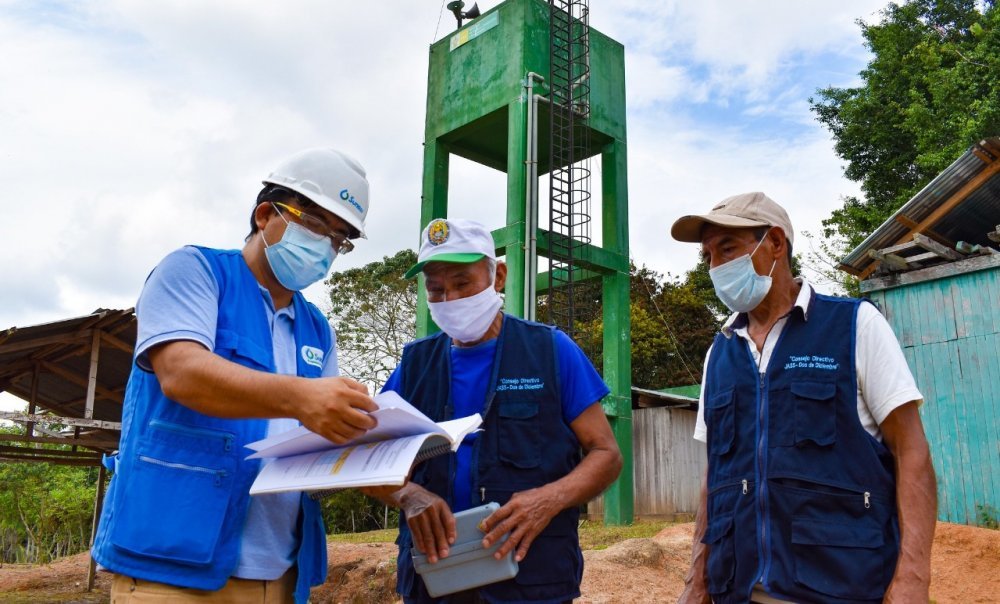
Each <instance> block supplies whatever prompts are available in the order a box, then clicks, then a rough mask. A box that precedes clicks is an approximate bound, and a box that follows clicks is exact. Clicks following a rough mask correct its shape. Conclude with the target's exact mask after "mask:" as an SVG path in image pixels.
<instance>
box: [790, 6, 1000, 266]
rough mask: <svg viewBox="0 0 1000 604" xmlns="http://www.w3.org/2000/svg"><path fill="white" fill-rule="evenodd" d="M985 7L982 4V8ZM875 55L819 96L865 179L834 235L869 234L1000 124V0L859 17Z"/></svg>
mask: <svg viewBox="0 0 1000 604" xmlns="http://www.w3.org/2000/svg"><path fill="white" fill-rule="evenodd" d="M980 7H981V8H980ZM858 24H859V25H860V27H861V33H862V36H863V37H864V44H865V47H866V48H868V49H869V50H870V51H871V53H872V55H873V57H872V59H871V61H870V62H869V63H868V66H867V67H866V68H865V69H864V70H863V71H862V72H861V74H860V75H861V80H862V83H861V85H860V86H858V87H857V88H836V87H830V88H825V89H821V90H819V91H817V96H816V98H811V99H810V104H811V105H812V110H813V111H814V112H815V114H816V117H817V119H818V120H819V121H820V122H821V123H822V124H823V125H825V126H826V127H827V128H828V129H829V130H830V132H831V133H832V134H833V137H834V139H835V140H836V146H835V149H836V152H837V154H838V155H839V156H840V157H841V158H843V159H844V160H846V161H847V165H846V167H845V170H844V173H845V175H846V176H847V177H848V178H850V179H851V180H854V181H858V182H860V183H861V189H862V191H863V192H864V199H859V198H857V197H847V198H845V200H844V204H843V207H841V208H839V209H837V210H834V212H833V214H832V215H831V216H830V217H829V218H828V219H827V220H825V221H823V226H824V233H823V234H824V236H825V237H827V238H830V237H839V238H840V239H841V240H842V241H843V243H844V247H845V248H846V249H849V248H853V247H854V246H856V245H858V244H860V243H861V242H862V241H863V240H864V238H865V237H867V236H868V234H869V233H871V232H872V231H873V230H874V229H875V228H877V227H878V226H879V225H880V224H882V222H884V221H885V220H886V219H887V218H889V216H891V215H892V213H893V212H894V211H896V210H897V209H898V208H899V207H900V206H901V205H903V203H905V202H906V201H907V200H908V199H909V198H910V197H912V196H913V195H914V194H915V193H917V192H918V191H919V190H920V188H921V187H923V186H924V185H925V184H927V182H929V181H930V180H931V179H932V178H934V176H936V175H937V174H938V173H939V172H941V171H942V170H943V169H945V168H946V167H947V166H948V165H949V164H951V163H952V162H953V161H954V160H955V159H956V158H957V157H959V156H960V155H961V154H962V153H963V152H964V151H965V150H966V149H968V148H969V147H970V146H971V145H972V144H974V143H976V142H978V141H979V140H980V139H982V138H984V137H986V136H996V135H997V134H1000V9H998V8H997V6H996V4H995V3H994V2H993V1H992V0H988V1H987V2H985V3H978V2H976V1H975V0H909V1H907V2H905V3H902V4H898V5H897V4H890V5H889V6H888V7H887V8H886V9H885V10H883V11H882V13H881V19H880V21H879V22H877V23H874V24H866V23H864V22H862V21H859V22H858Z"/></svg>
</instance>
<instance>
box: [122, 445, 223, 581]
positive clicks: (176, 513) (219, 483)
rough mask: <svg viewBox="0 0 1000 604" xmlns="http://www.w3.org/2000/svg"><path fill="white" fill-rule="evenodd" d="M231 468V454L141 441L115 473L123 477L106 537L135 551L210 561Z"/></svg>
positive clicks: (182, 560)
mask: <svg viewBox="0 0 1000 604" xmlns="http://www.w3.org/2000/svg"><path fill="white" fill-rule="evenodd" d="M185 453H189V454H187V455H185ZM234 470H235V460H234V458H227V457H212V458H209V457H208V456H205V455H191V454H190V452H185V451H177V450H171V449H170V448H169V447H168V446H164V445H162V444H159V443H147V444H144V445H143V446H140V448H139V453H138V455H137V457H136V458H135V459H134V462H133V463H132V464H131V467H130V471H129V472H128V474H126V475H124V476H119V477H118V478H124V480H123V481H122V484H120V485H118V486H119V487H120V488H119V491H120V501H119V505H118V507H117V508H116V516H117V518H116V522H115V524H114V526H113V527H112V529H111V535H110V537H111V542H112V543H113V544H114V545H115V546H116V547H118V548H121V549H124V550H127V551H129V552H132V553H134V554H137V555H140V556H146V557H149V558H157V559H162V560H169V561H171V562H179V563H182V564H190V565H199V566H200V565H207V564H210V563H211V562H212V559H213V555H214V553H215V549H216V544H217V542H218V540H219V535H220V533H221V532H222V525H223V520H224V518H225V515H226V509H227V508H228V507H229V500H230V497H231V494H232V493H231V491H232V483H233V480H234Z"/></svg>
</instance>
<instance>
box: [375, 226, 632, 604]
mask: <svg viewBox="0 0 1000 604" xmlns="http://www.w3.org/2000/svg"><path fill="white" fill-rule="evenodd" d="M495 249H496V248H495V246H494V243H493V237H492V235H490V232H489V231H488V230H487V229H486V227H484V226H483V225H482V224H480V223H478V222H475V221H472V220H462V219H451V218H449V219H447V220H444V219H436V220H433V221H431V222H430V224H428V225H427V227H426V228H425V229H424V231H423V233H422V235H421V239H420V253H419V255H418V258H417V259H418V262H417V264H416V265H414V266H413V267H412V268H411V269H410V271H409V272H408V273H407V277H413V276H415V275H417V274H418V273H420V272H423V275H424V285H425V287H426V291H427V301H428V306H429V308H430V312H431V318H433V319H434V322H435V323H436V324H437V325H438V326H439V327H441V330H442V332H441V333H437V334H434V335H431V336H428V337H426V338H422V339H420V340H417V341H415V342H411V343H410V344H408V345H407V346H406V349H405V350H404V351H403V358H402V361H401V362H400V364H399V367H397V368H396V371H395V372H394V373H393V374H392V376H391V377H390V378H389V380H388V382H386V385H385V388H384V389H386V390H393V391H396V392H398V393H399V394H400V395H402V396H403V397H404V398H405V399H407V400H409V401H410V402H412V403H413V404H414V405H415V406H416V407H417V408H419V409H420V410H421V411H423V412H424V413H426V414H427V415H428V416H430V417H431V418H432V419H434V420H435V421H440V420H448V419H452V418H455V417H464V416H466V415H471V414H473V413H479V414H481V415H482V416H483V418H484V419H483V430H482V431H481V432H479V433H476V434H472V435H470V436H468V437H466V439H465V440H464V441H463V443H462V444H461V446H460V447H459V449H458V451H457V452H455V453H454V454H451V455H444V456H439V457H435V458H433V459H431V460H429V461H427V462H425V463H424V464H422V465H420V466H417V468H416V469H415V470H414V473H413V476H412V479H411V482H410V483H408V484H407V485H406V486H404V487H403V488H402V489H400V490H399V491H398V492H396V493H393V494H391V495H389V496H387V497H384V499H386V500H387V501H390V502H392V503H394V504H395V505H398V506H399V507H400V508H401V509H402V511H403V517H404V518H403V521H402V522H400V535H399V539H398V540H397V543H398V544H399V557H398V564H397V574H398V578H397V591H398V592H399V593H400V594H401V595H402V596H403V600H404V602H406V603H407V604H410V603H430V602H448V603H449V604H453V603H458V602H461V603H467V602H483V601H488V602H525V601H531V602H540V603H541V602H568V601H570V600H572V599H573V598H577V597H579V596H580V580H581V578H582V574H583V556H582V554H581V552H580V544H579V539H578V535H577V525H578V520H579V515H580V514H579V506H580V505H582V504H583V503H585V502H587V501H588V500H590V499H591V498H593V497H595V496H596V495H598V494H599V493H601V491H603V490H604V489H605V488H607V486H608V485H609V484H611V482H612V481H613V480H614V479H615V478H616V477H617V476H618V473H619V472H620V471H621V466H622V457H621V453H620V452H619V450H618V444H617V442H616V441H615V438H614V434H613V433H612V431H611V427H610V425H609V424H608V420H607V418H606V417H605V416H604V410H603V409H602V407H601V405H600V403H599V401H600V400H601V399H602V398H604V396H605V395H607V393H608V388H607V386H606V385H605V384H604V382H603V381H602V380H601V378H600V376H599V375H598V374H597V371H595V370H594V367H593V365H591V364H590V361H589V360H587V357H586V356H585V355H584V354H583V352H582V351H581V350H580V348H579V347H578V346H577V345H576V344H575V343H574V342H573V340H571V339H570V338H569V336H567V335H566V334H564V333H562V332H561V331H559V330H557V329H555V328H553V327H552V326H550V325H542V324H540V323H534V322H530V321H525V320H522V319H519V318H517V317H514V316H511V315H508V314H505V313H504V312H502V311H501V310H500V309H501V306H502V300H501V298H500V296H499V292H500V291H501V290H502V289H503V285H504V281H505V278H506V276H507V267H506V266H505V265H504V264H498V263H497V260H496V255H495ZM581 450H582V452H583V455H582V456H581V454H580V451H581ZM489 502H496V503H499V504H500V505H501V506H502V507H500V509H499V510H497V511H496V512H494V513H493V515H492V516H490V517H489V518H486V520H484V522H483V524H484V525H485V526H484V529H483V530H484V532H486V536H485V539H484V540H483V547H491V546H493V544H495V543H497V542H498V541H501V540H502V539H503V538H504V537H505V536H506V541H505V542H504V543H503V544H502V545H501V546H500V549H499V550H498V551H497V552H496V553H495V554H494V555H495V557H497V558H498V559H499V558H502V557H503V556H505V555H506V554H507V553H508V552H511V551H512V552H514V558H515V559H516V560H517V561H518V562H519V569H518V572H517V575H516V576H515V577H514V578H513V579H508V580H505V581H501V582H498V583H493V584H490V585H485V586H482V587H480V588H479V589H475V590H469V591H466V592H461V593H458V594H452V595H449V596H447V597H446V598H445V599H442V600H439V599H436V598H433V597H431V596H430V595H429V594H428V592H427V589H426V587H425V586H424V583H423V580H422V579H421V577H420V575H417V574H416V573H415V572H414V566H413V559H412V557H411V555H410V548H411V546H415V547H416V548H417V549H418V550H419V551H421V552H423V553H424V554H425V555H426V556H427V558H428V561H429V562H431V563H433V564H442V565H444V566H448V561H447V560H445V559H446V558H447V557H448V555H449V553H450V551H449V549H450V546H451V545H453V544H454V540H455V537H456V529H455V520H454V516H453V512H459V511H462V510H466V509H469V508H473V507H476V506H480V505H482V504H485V503H489Z"/></svg>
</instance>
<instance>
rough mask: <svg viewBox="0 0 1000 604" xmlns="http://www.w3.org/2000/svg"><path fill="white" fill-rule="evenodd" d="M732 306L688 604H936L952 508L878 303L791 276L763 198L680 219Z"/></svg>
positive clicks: (682, 237) (704, 412)
mask: <svg viewBox="0 0 1000 604" xmlns="http://www.w3.org/2000/svg"><path fill="white" fill-rule="evenodd" d="M671 235H672V236H673V237H674V238H675V239H677V240H678V241H686V242H692V243H700V244H701V251H702V254H703V256H704V257H705V259H706V260H707V261H708V264H709V267H710V271H709V274H710V276H711V278H712V284H713V285H714V287H715V291H716V294H718V296H719V299H720V300H722V302H723V303H725V304H726V306H727V307H728V308H729V309H730V310H732V311H733V313H734V314H733V315H732V316H731V317H730V318H729V319H728V320H727V321H726V323H725V324H724V325H723V327H722V330H721V333H720V334H718V335H717V336H716V338H715V341H714V342H713V344H712V347H711V348H710V349H709V352H708V355H707V357H706V360H705V370H704V377H703V380H702V391H701V394H702V397H701V404H700V405H699V409H698V421H697V425H696V428H695V438H696V439H698V440H700V441H703V442H706V444H707V449H708V468H707V472H706V477H705V482H704V483H703V488H702V497H701V504H700V506H699V510H698V516H697V522H696V525H695V539H694V544H693V552H692V565H691V570H690V572H689V573H688V577H687V579H686V589H685V591H684V593H683V594H682V595H681V602H709V601H714V602H750V601H752V602H763V603H769V602H820V601H822V602H881V601H883V599H884V601H887V602H927V601H928V588H929V585H930V548H931V541H932V539H933V534H934V522H935V513H936V506H937V499H936V492H935V481H934V470H933V467H932V466H931V460H930V452H929V450H928V446H927V441H926V438H925V437H924V431H923V426H922V424H921V422H920V416H919V414H918V413H917V406H918V405H919V404H920V402H921V399H922V396H921V394H920V392H919V391H918V390H917V388H916V386H915V384H914V381H913V376H912V375H911V373H910V370H909V368H908V367H907V365H906V360H905V359H904V357H903V354H902V351H901V349H900V347H899V343H898V342H897V341H896V338H895V335H893V333H892V330H891V328H890V327H889V325H888V323H887V322H886V321H885V319H884V318H883V317H882V315H881V314H879V312H878V310H877V309H876V308H875V306H874V305H872V304H870V303H867V302H866V301H863V300H858V299H851V298H835V297H830V296H824V295H820V294H817V293H816V292H815V291H814V290H813V288H812V286H811V285H810V284H809V283H807V282H806V281H805V280H804V279H802V278H801V277H795V276H794V275H793V274H792V269H791V258H792V241H793V238H794V231H793V229H792V224H791V221H790V220H789V218H788V214H787V213H786V212H785V210H784V208H782V207H781V206H779V205H778V204H777V203H775V202H774V201H773V200H771V199H770V198H769V197H767V196H766V195H764V194H763V193H759V192H756V193H744V194H741V195H735V196H733V197H729V198H727V199H724V200H722V201H721V202H719V203H718V204H716V206H715V207H714V208H712V210H711V211H710V212H709V213H708V214H704V215H700V216H684V217H682V218H680V219H678V220H677V221H676V222H675V223H674V225H673V227H672V229H671Z"/></svg>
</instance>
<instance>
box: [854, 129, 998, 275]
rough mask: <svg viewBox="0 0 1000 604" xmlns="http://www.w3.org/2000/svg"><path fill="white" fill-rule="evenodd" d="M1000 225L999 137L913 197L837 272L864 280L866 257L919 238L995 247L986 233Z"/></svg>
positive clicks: (870, 263)
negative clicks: (914, 234)
mask: <svg viewBox="0 0 1000 604" xmlns="http://www.w3.org/2000/svg"><path fill="white" fill-rule="evenodd" d="M998 224H1000V137H992V138H987V139H984V140H983V141H980V142H979V143H977V144H976V145H973V146H972V147H971V148H970V149H969V150H968V151H966V152H965V153H964V154H962V156H961V157H959V158H958V159H957V160H955V162H954V163H952V164H951V165H950V166H948V167H947V168H946V169H945V170H944V171H942V172H941V173H940V174H938V175H937V176H936V177H935V178H934V180H932V181H931V182H930V183H928V184H927V186H925V187H924V188H923V189H921V190H920V192H919V193H917V194H916V195H914V196H913V197H912V198H911V199H910V200H909V201H907V202H906V203H905V204H903V206H902V207H901V208H899V210H897V211H896V213H895V214H893V215H892V216H891V217H890V218H889V219H888V220H886V221H885V222H884V223H882V225H881V226H880V227H878V228H877V229H875V232H873V233H872V234H871V235H869V236H868V238H867V239H865V240H864V241H863V242H862V243H861V245H859V246H858V247H857V248H855V249H854V250H853V251H851V253H849V254H848V255H847V256H845V257H844V259H843V260H841V265H840V268H841V269H842V270H845V271H847V272H849V273H851V274H853V275H855V276H859V277H861V278H865V277H867V276H868V275H870V274H871V273H872V272H874V270H875V269H876V263H877V262H878V261H877V260H875V259H873V258H871V257H870V254H869V252H873V251H878V250H881V249H883V248H887V247H890V246H893V245H896V244H898V243H904V242H906V241H908V240H910V239H911V238H912V236H913V233H923V234H926V235H928V236H930V237H932V238H933V239H936V240H938V241H939V242H941V243H945V244H946V245H949V244H950V245H951V246H952V247H953V246H954V244H955V243H958V242H959V241H964V242H966V243H969V244H973V245H982V246H988V245H989V246H996V243H994V242H992V241H990V240H989V239H988V238H987V237H986V234H987V233H988V232H990V231H992V230H994V229H995V228H996V227H997V225H998Z"/></svg>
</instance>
